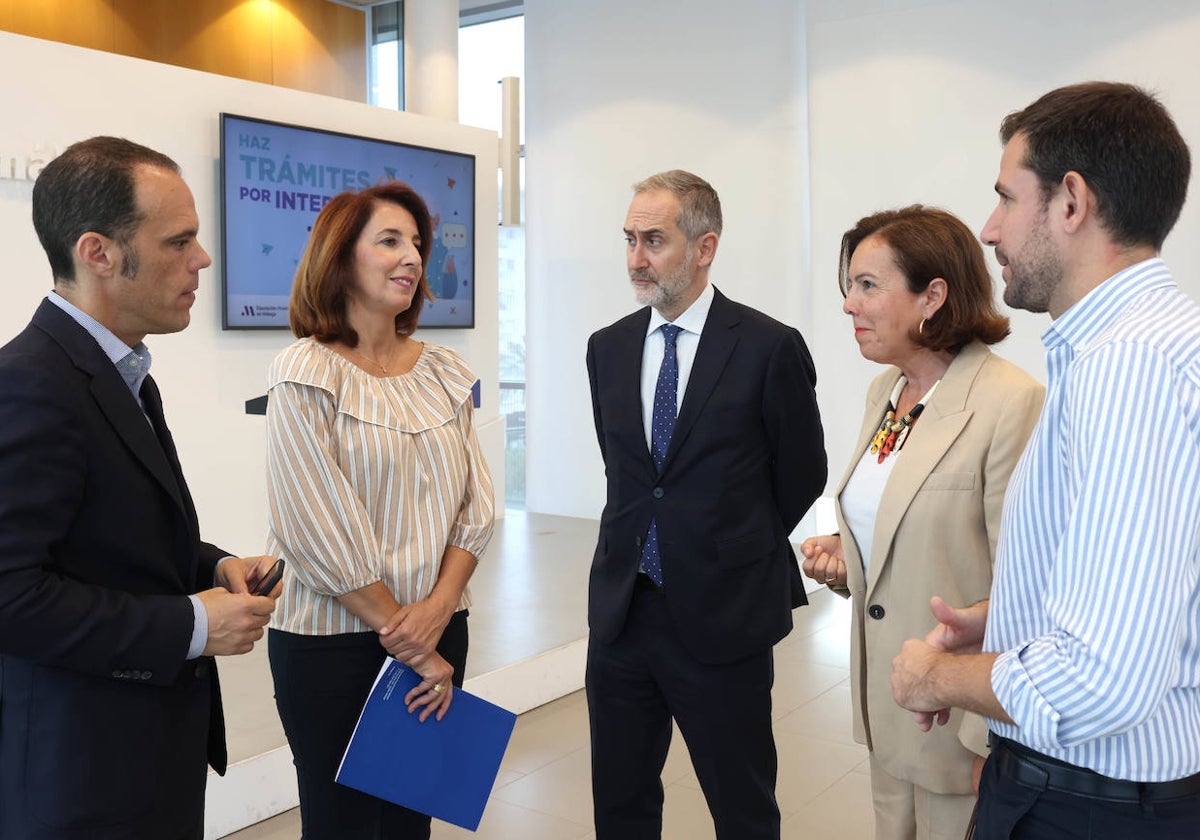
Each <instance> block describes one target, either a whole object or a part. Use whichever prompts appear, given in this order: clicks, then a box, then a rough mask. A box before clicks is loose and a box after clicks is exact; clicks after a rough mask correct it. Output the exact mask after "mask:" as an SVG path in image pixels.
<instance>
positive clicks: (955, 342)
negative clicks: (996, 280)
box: [838, 204, 1009, 351]
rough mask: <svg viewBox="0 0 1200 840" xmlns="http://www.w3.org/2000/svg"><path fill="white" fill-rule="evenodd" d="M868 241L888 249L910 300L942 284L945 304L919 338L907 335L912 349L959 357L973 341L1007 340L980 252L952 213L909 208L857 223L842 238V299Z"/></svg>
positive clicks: (915, 206)
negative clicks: (852, 262) (856, 254)
mask: <svg viewBox="0 0 1200 840" xmlns="http://www.w3.org/2000/svg"><path fill="white" fill-rule="evenodd" d="M869 236H878V237H879V238H880V239H882V240H883V241H884V242H886V243H887V244H888V247H889V248H891V249H892V257H893V258H894V259H895V261H896V265H897V266H898V267H899V268H900V270H901V271H902V272H904V276H905V279H906V280H907V281H908V290H909V291H910V292H912V293H913V294H920V293H921V292H923V291H925V290H926V289H927V288H929V284H930V283H931V282H932V281H933V279H934V278H935V277H941V278H942V279H943V280H945V281H946V302H945V303H944V304H943V305H942V308H941V309H939V310H938V311H937V312H936V313H935V314H934V316H933V317H932V318H930V319H929V320H928V321H926V322H925V325H924V329H923V330H922V331H921V332H917V331H915V330H914V331H913V332H912V333H911V335H910V336H909V338H911V339H912V341H913V342H914V343H915V344H917V345H918V346H921V347H927V348H929V349H930V350H954V351H958V350H961V349H962V348H963V347H964V346H966V345H967V344H968V343H969V342H971V341H974V340H976V339H978V340H979V341H982V342H983V343H984V344H995V343H996V342H998V341H1001V340H1002V339H1004V338H1005V337H1006V336H1007V335H1008V333H1009V327H1008V318H1006V317H1004V316H1003V315H1001V314H1000V313H999V312H998V311H997V310H996V302H995V297H994V295H993V293H992V278H991V276H990V275H989V274H988V269H987V260H986V259H985V258H984V255H983V248H982V247H981V246H980V244H979V240H978V239H976V238H975V234H973V233H972V232H971V229H970V228H968V227H967V226H966V225H965V224H964V223H963V222H962V220H961V219H959V218H958V217H957V216H955V215H954V214H953V213H948V212H946V211H945V210H939V209H938V208H936V207H925V206H923V205H920V204H913V205H911V206H909V207H902V208H900V209H899V210H884V211H882V212H879V213H873V214H872V215H870V216H864V217H863V218H861V219H859V220H858V223H857V224H855V226H854V227H853V228H851V229H850V230H848V231H846V233H845V234H844V235H843V236H842V249H841V260H840V265H839V268H838V285H839V286H840V287H841V290H842V294H843V295H845V294H846V293H847V292H848V291H849V289H850V259H851V257H853V256H854V252H855V251H856V250H857V249H858V246H859V245H861V244H862V242H863V240H865V239H866V238H867V237H869Z"/></svg>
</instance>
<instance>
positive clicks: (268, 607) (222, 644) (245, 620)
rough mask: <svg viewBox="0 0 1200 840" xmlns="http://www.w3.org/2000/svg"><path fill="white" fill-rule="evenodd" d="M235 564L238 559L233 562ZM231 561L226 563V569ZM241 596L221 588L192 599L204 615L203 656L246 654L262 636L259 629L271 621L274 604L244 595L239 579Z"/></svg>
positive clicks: (254, 596) (198, 593)
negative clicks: (200, 605)
mask: <svg viewBox="0 0 1200 840" xmlns="http://www.w3.org/2000/svg"><path fill="white" fill-rule="evenodd" d="M234 559H235V560H236V559H238V558H234ZM230 562H232V560H230V561H226V562H225V563H224V564H222V565H223V566H224V565H228V564H229V563H230ZM241 584H242V589H243V591H242V592H241V593H233V592H230V591H229V590H228V589H225V588H224V587H223V586H218V587H216V588H215V589H208V590H205V591H204V592H197V593H196V597H197V598H199V599H200V603H201V604H202V605H203V606H204V611H205V612H206V613H207V614H208V642H207V643H206V644H205V645H204V655H205V656H229V655H232V654H239V653H249V652H250V651H251V650H252V649H253V648H254V643H255V642H257V641H258V640H259V639H261V638H262V636H263V627H264V626H266V623H267V622H268V621H269V620H270V619H271V612H272V611H273V610H274V609H275V600H274V599H273V598H267V597H264V596H262V595H249V594H247V593H246V592H245V587H246V580H245V578H244V577H243V578H242V579H241Z"/></svg>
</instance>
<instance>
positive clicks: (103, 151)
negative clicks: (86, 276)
mask: <svg viewBox="0 0 1200 840" xmlns="http://www.w3.org/2000/svg"><path fill="white" fill-rule="evenodd" d="M142 166H147V167H151V168H154V169H163V170H166V171H168V172H174V173H175V174H176V175H178V174H179V164H177V163H175V161H173V160H171V159H170V158H169V157H167V156H166V155H164V154H162V153H161V152H156V151H154V149H150V148H147V147H146V146H142V145H140V144H138V143H134V142H133V141H132V140H126V139H124V138H123V137H92V138H90V139H88V140H81V141H79V142H78V143H74V144H72V145H70V146H68V147H67V150H66V151H65V152H63V153H62V154H61V155H59V156H58V157H56V158H55V159H54V160H52V161H50V163H48V164H46V168H45V169H43V170H42V173H41V174H40V175H39V176H38V179H37V180H36V181H35V182H34V184H33V227H34V229H35V230H36V231H37V235H38V239H39V240H40V241H41V243H42V247H43V248H44V249H45V250H46V256H47V258H48V259H49V260H50V270H51V271H52V272H53V273H54V279H55V280H56V281H60V282H64V283H72V282H74V281H75V262H74V259H73V257H72V251H73V250H74V248H75V243H76V242H77V241H78V240H79V237H81V236H83V235H84V234H85V233H87V232H88V231H93V232H95V233H99V234H101V235H102V236H107V237H108V238H109V239H112V240H113V241H115V242H116V243H117V244H118V245H119V246H120V247H121V251H122V257H123V259H124V261H125V262H124V264H123V265H122V267H121V270H122V273H126V272H127V271H128V269H130V268H132V267H133V266H130V265H129V258H130V256H131V255H132V251H131V250H130V246H131V244H132V242H133V237H134V235H136V234H137V231H138V228H139V227H141V225H142V222H144V221H145V220H146V214H145V212H144V211H143V210H142V208H140V207H138V206H137V195H136V194H137V170H138V167H142ZM132 273H136V271H135V272H132ZM126 276H131V273H126Z"/></svg>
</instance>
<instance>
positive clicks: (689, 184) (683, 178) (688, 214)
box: [633, 169, 723, 242]
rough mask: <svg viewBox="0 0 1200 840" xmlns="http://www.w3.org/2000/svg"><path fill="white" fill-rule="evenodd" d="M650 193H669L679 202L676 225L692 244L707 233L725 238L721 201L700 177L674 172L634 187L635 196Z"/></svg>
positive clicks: (662, 173) (676, 170)
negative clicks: (658, 191)
mask: <svg viewBox="0 0 1200 840" xmlns="http://www.w3.org/2000/svg"><path fill="white" fill-rule="evenodd" d="M650 190H666V191H667V192H669V193H671V195H673V196H675V198H677V199H678V200H679V217H678V218H676V219H675V224H676V225H678V226H679V229H680V230H681V231H683V235H684V236H685V237H686V238H687V241H688V242H695V241H696V240H697V239H699V238H700V237H701V236H703V235H704V234H706V233H715V234H716V235H717V236H720V235H721V227H722V224H723V220H722V218H721V198H720V196H718V195H717V191H716V190H715V189H713V185H712V184H710V183H708V181H705V180H704V179H703V178H701V177H700V176H699V175H694V174H692V173H691V172H687V171H686V170H683V169H670V170H668V171H666V172H659V173H658V174H656V175H651V176H650V177H649V178H646V179H645V180H643V181H638V182H637V183H636V184H634V185H633V193H634V195H641V194H642V193H644V192H649V191H650Z"/></svg>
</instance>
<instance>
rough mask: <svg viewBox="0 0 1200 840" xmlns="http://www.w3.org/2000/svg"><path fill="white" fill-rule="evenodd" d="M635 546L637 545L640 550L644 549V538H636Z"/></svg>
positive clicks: (634, 540) (634, 539)
mask: <svg viewBox="0 0 1200 840" xmlns="http://www.w3.org/2000/svg"><path fill="white" fill-rule="evenodd" d="M633 544H634V545H636V546H637V547H638V548H641V547H642V538H641V537H634V538H633Z"/></svg>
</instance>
